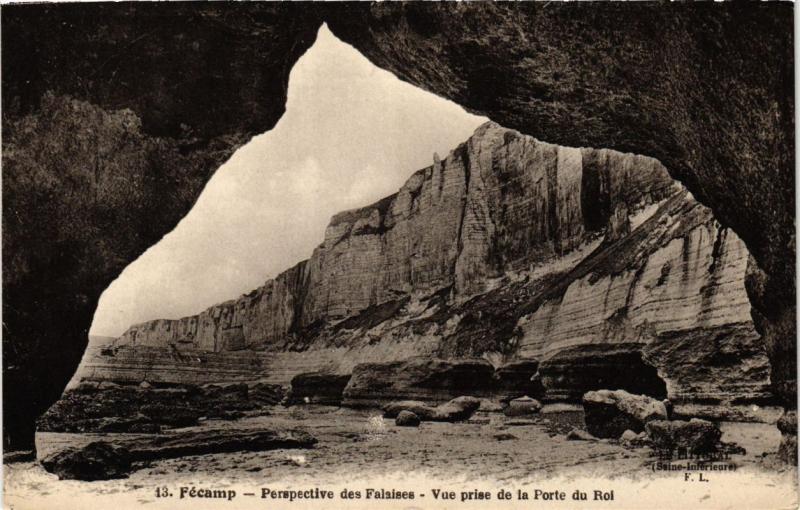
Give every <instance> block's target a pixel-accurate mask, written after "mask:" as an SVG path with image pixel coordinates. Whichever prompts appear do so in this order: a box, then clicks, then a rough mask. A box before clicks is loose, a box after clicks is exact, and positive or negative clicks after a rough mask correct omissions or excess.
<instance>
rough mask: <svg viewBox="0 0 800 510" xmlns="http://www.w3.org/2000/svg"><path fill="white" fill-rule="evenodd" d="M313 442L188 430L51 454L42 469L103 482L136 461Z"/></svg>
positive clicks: (288, 434) (282, 435) (303, 436)
mask: <svg viewBox="0 0 800 510" xmlns="http://www.w3.org/2000/svg"><path fill="white" fill-rule="evenodd" d="M316 443H317V440H316V438H314V437H313V436H312V435H311V434H309V433H307V432H305V431H301V430H282V431H275V430H259V431H243V430H235V429H231V430H192V431H185V432H178V433H172V434H153V435H151V436H140V437H138V438H136V439H124V440H119V441H113V444H112V443H111V442H106V441H96V442H93V443H89V444H88V445H85V446H82V447H77V448H70V449H66V450H62V451H59V452H55V453H53V454H51V455H48V456H47V457H45V458H44V459H42V461H41V462H42V466H43V467H44V468H45V469H46V470H47V471H49V472H51V473H55V474H57V475H58V476H59V478H60V479H71V480H87V481H90V480H106V479H110V478H124V477H126V476H127V475H128V473H129V472H130V471H132V470H134V469H135V467H134V465H133V463H134V462H137V461H153V460H162V459H172V458H177V457H185V456H190V455H206V454H212V453H231V452H241V451H250V452H253V451H265V450H279V449H293V448H312V447H313V446H314V445H315V444H316Z"/></svg>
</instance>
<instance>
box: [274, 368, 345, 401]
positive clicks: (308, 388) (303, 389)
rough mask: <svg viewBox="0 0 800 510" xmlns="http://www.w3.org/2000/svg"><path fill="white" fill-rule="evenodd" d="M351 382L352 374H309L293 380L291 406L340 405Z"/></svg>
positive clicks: (300, 375) (299, 375)
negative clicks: (343, 394)
mask: <svg viewBox="0 0 800 510" xmlns="http://www.w3.org/2000/svg"><path fill="white" fill-rule="evenodd" d="M349 381H350V374H344V375H342V374H329V373H323V372H309V373H304V374H298V375H296V376H294V378H293V379H292V389H291V390H290V392H289V395H288V397H289V398H288V402H289V403H290V404H323V405H337V406H338V405H340V404H341V403H342V393H343V392H344V389H345V387H346V386H347V383H348V382H349Z"/></svg>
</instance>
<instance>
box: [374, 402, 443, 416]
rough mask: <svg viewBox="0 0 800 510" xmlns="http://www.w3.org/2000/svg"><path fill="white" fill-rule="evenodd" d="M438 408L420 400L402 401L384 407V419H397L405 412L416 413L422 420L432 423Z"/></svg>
mask: <svg viewBox="0 0 800 510" xmlns="http://www.w3.org/2000/svg"><path fill="white" fill-rule="evenodd" d="M435 409H436V408H435V407H433V406H429V405H428V404H426V403H425V402H420V401H419V400H400V401H398V402H390V403H388V404H386V405H385V406H383V417H384V418H397V417H398V416H399V415H400V413H402V412H403V411H408V412H410V413H414V414H415V415H417V416H418V417H419V418H420V419H422V420H426V421H430V420H431V419H432V417H433V414H434V410H435Z"/></svg>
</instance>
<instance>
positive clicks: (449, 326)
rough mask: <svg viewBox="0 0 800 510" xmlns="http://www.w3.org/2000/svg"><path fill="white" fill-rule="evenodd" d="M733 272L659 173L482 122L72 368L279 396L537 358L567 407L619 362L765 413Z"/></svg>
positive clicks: (685, 197) (658, 168) (707, 217)
mask: <svg viewBox="0 0 800 510" xmlns="http://www.w3.org/2000/svg"><path fill="white" fill-rule="evenodd" d="M748 260H749V255H748V252H747V250H746V249H745V246H744V244H743V243H742V241H741V240H739V238H738V237H737V236H736V235H735V234H734V233H733V232H731V231H730V230H728V229H724V228H721V227H720V225H719V224H718V223H717V222H716V221H715V219H714V218H713V216H712V214H711V212H710V211H709V210H708V209H707V208H705V207H703V206H701V205H699V204H698V203H697V202H695V201H694V199H693V198H692V197H691V195H690V194H688V192H686V191H685V190H684V189H683V188H682V186H680V185H679V184H677V183H676V182H674V181H673V180H672V179H671V178H670V177H669V175H668V174H667V172H666V170H665V169H664V167H663V166H662V165H661V164H660V163H658V162H657V161H656V160H654V159H651V158H647V157H643V156H637V155H633V154H623V153H619V152H615V151H611V150H606V149H587V148H580V149H579V148H568V147H559V146H556V145H552V144H548V143H544V142H540V141H538V140H536V139H534V138H531V137H528V136H523V135H521V134H520V133H518V132H516V131H512V130H508V129H504V128H502V127H500V126H498V125H497V124H494V123H491V122H490V123H486V124H484V125H483V126H481V127H480V128H478V130H477V131H476V132H475V133H474V135H473V136H472V137H471V138H470V139H469V140H467V142H465V143H464V144H462V145H460V146H459V147H457V148H456V149H455V150H453V151H452V152H451V153H450V154H449V155H448V156H447V157H446V158H444V159H441V160H440V159H439V158H438V157H434V161H433V164H432V165H431V166H429V167H426V168H424V169H422V170H419V171H417V172H416V173H415V174H414V175H412V176H411V178H409V180H408V181H407V182H406V183H405V185H404V186H403V187H402V188H401V189H400V190H399V191H398V192H397V193H396V194H394V195H392V196H389V197H387V198H385V199H383V200H380V201H378V202H376V203H375V204H372V205H370V206H368V207H364V208H361V209H356V210H352V211H346V212H343V213H340V214H337V215H336V216H334V217H333V218H332V219H331V222H330V224H329V226H328V228H327V230H326V232H325V239H324V241H323V243H322V244H320V245H319V246H318V247H317V248H316V249H315V250H314V252H313V254H312V256H311V258H310V259H308V260H306V261H303V262H300V263H299V264H297V265H296V266H294V267H292V268H291V269H289V270H287V271H285V272H284V273H281V274H280V275H278V276H277V277H276V278H275V279H274V280H269V281H267V282H266V283H265V284H264V285H263V286H262V287H259V288H258V289H255V290H253V291H252V292H250V293H248V294H246V295H244V296H242V297H240V298H238V299H236V300H232V301H227V302H224V303H221V304H219V305H215V306H213V307H211V308H209V309H207V310H205V311H203V312H202V313H200V314H198V315H196V316H191V317H186V318H183V319H179V320H154V321H149V322H146V323H143V324H138V325H135V326H132V327H131V328H130V329H129V330H128V331H127V332H125V333H124V334H123V335H122V336H121V337H120V338H119V339H117V340H116V341H115V342H114V344H113V349H114V352H115V355H113V356H111V355H108V354H107V355H101V354H99V351H97V352H96V353H95V354H92V353H89V354H87V357H86V358H85V360H84V367H83V368H82V369H81V371H80V372H79V373H81V374H82V376H83V377H85V378H88V379H116V380H120V379H122V380H136V379H137V378H142V377H144V376H145V375H144V374H145V373H146V374H148V375H147V377H149V378H151V379H164V380H166V379H169V378H170V377H172V378H175V377H178V378H180V377H181V376H178V375H170V370H169V367H170V366H181V367H183V368H182V369H181V370H178V371H173V374H176V373H186V374H191V375H190V376H187V377H189V378H203V377H204V376H203V375H202V374H203V373H204V371H203V369H202V364H200V365H198V366H197V367H196V369H195V368H189V367H190V366H191V365H192V364H193V363H195V364H197V363H200V362H199V361H196V360H198V359H200V358H203V357H204V356H205V358H206V359H208V356H212V355H213V356H214V359H215V360H217V359H218V358H219V360H223V361H215V366H224V365H225V361H224V360H225V359H229V360H230V366H229V367H228V368H229V369H230V370H228V372H230V373H231V374H233V373H234V372H235V373H236V377H235V378H236V379H241V378H243V377H244V378H247V377H248V374H250V377H251V378H253V379H266V380H272V381H276V382H288V380H289V379H290V378H291V376H292V375H294V374H296V373H299V372H302V371H310V370H328V371H334V372H339V373H347V372H349V371H351V370H352V368H353V366H355V365H356V364H358V363H363V362H383V361H393V360H400V359H405V358H408V357H412V356H419V355H422V356H436V357H443V358H456V357H484V358H486V359H489V360H490V361H491V362H492V363H493V364H495V365H502V364H504V363H506V362H508V361H510V360H513V359H518V358H536V359H538V360H541V367H540V369H539V373H538V375H537V377H539V378H540V379H541V381H542V383H543V384H544V387H545V388H546V389H547V392H548V395H549V396H550V397H552V398H553V399H559V398H566V399H572V398H575V395H576V393H577V392H580V391H582V388H583V387H584V385H583V383H582V382H581V377H583V376H582V375H581V373H582V370H583V369H584V368H585V367H590V368H589V369H586V370H588V371H591V370H595V371H597V372H598V373H601V374H603V373H609V374H610V373H619V372H621V371H624V370H625V369H626V366H625V365H626V364H627V365H628V366H627V368H628V369H629V370H630V372H629V375H630V377H636V374H637V370H640V367H638V366H630V365H629V364H630V360H631V359H635V360H638V361H637V362H638V363H639V364H640V365H642V367H645V368H641V370H645V369H647V370H652V369H653V368H654V369H655V371H656V372H657V376H656V375H653V376H652V377H655V378H660V379H661V380H663V381H664V382H661V383H660V384H662V385H663V384H666V388H667V392H668V393H669V395H670V396H672V397H677V398H685V399H689V400H691V399H695V400H698V399H699V400H702V401H703V402H706V403H709V402H710V403H717V402H732V401H734V400H736V399H739V400H742V399H744V400H746V399H755V400H757V399H763V398H767V397H768V396H769V378H768V373H769V366H768V362H767V359H766V356H765V355H764V353H763V351H762V350H761V348H760V347H758V342H757V340H758V335H757V333H756V332H755V330H754V328H753V325H752V321H751V318H750V305H749V302H748V300H747V296H746V293H745V289H744V276H745V272H746V270H747V266H748ZM232 351H253V352H252V354H251V355H250V356H247V355H245V356H242V354H244V353H240V354H237V355H236V356H233V355H230V356H227V357H226V353H231V352H232ZM255 351H258V352H255ZM108 352H110V351H108ZM136 352H141V353H147V357H146V358H147V359H149V360H151V361H144V358H143V357H142V356H138V357H137V354H136ZM187 352H190V353H200V356H199V357H198V356H185V355H184V354H182V353H187ZM204 352H205V353H209V354H207V355H203V354H202V353H204ZM630 356H633V358H631V357H630ZM301 359H302V362H299V360H301ZM220 363H221V365H220ZM293 363H297V366H296V369H293V368H292V367H293V366H294V365H293ZM134 367H135V368H134ZM591 367H594V368H591ZM586 370H583V371H584V372H586ZM212 372H213V373H215V374H217V377H218V378H222V379H224V377H225V375H224V374H225V371H224V370H223V371H221V372H220V371H212ZM587 373H588V372H587ZM220 374H222V375H220Z"/></svg>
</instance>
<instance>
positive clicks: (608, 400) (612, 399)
mask: <svg viewBox="0 0 800 510" xmlns="http://www.w3.org/2000/svg"><path fill="white" fill-rule="evenodd" d="M583 410H584V421H585V422H586V429H587V430H588V431H589V432H590V433H591V434H592V435H593V436H595V437H601V438H609V439H611V438H614V439H616V438H618V437H620V436H621V435H622V434H623V433H624V432H625V431H626V430H628V429H630V430H632V431H633V432H637V433H638V432H641V431H643V430H644V427H645V424H646V423H647V422H649V421H652V420H666V419H667V410H666V408H665V407H664V403H663V402H660V401H658V400H656V399H654V398H650V397H648V396H646V395H633V394H631V393H628V392H627V391H625V390H614V391H611V390H599V391H590V392H588V393H586V394H585V395H584V396H583Z"/></svg>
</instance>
